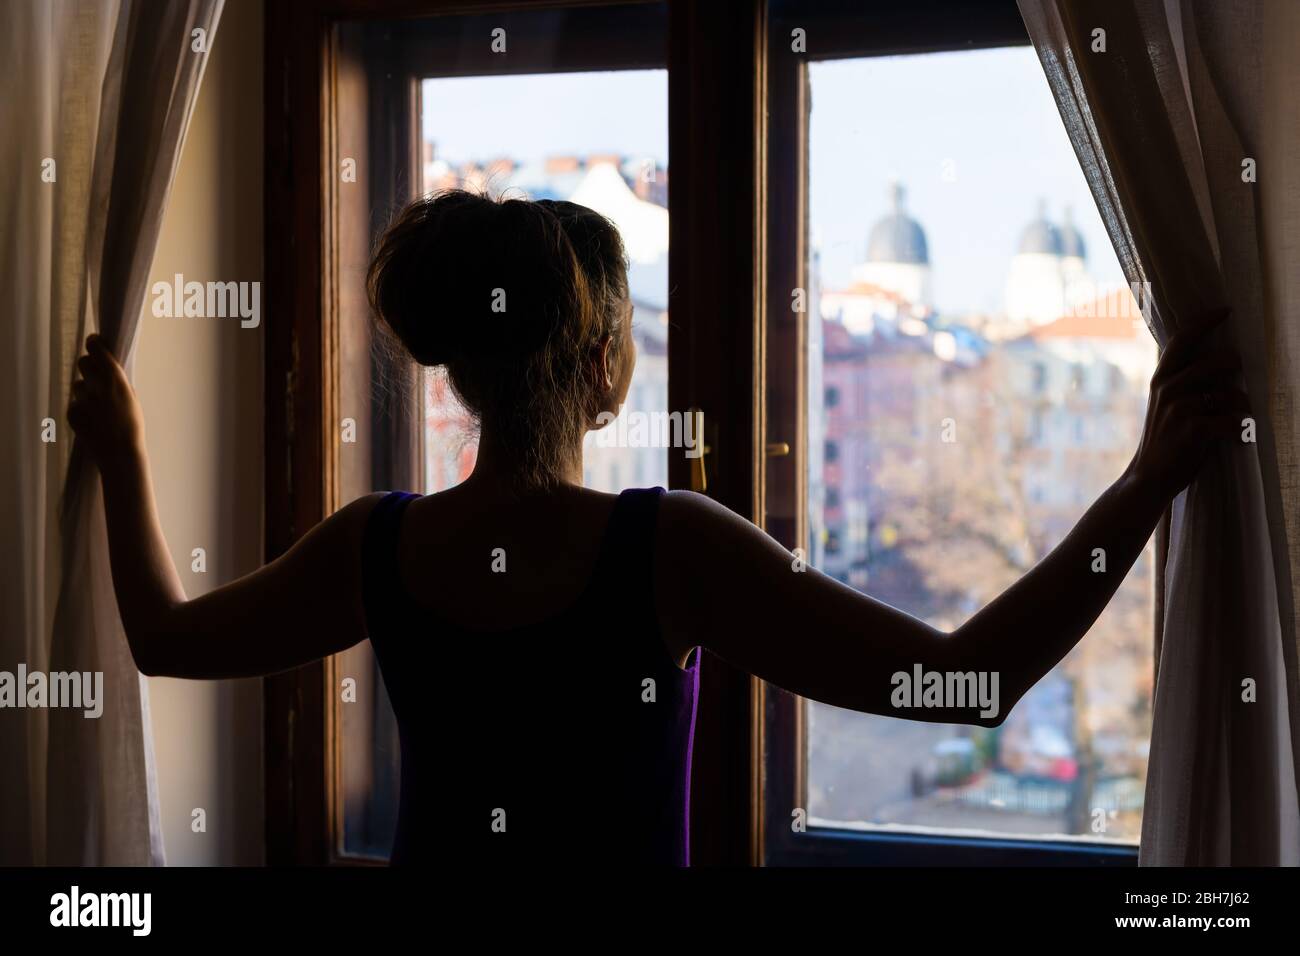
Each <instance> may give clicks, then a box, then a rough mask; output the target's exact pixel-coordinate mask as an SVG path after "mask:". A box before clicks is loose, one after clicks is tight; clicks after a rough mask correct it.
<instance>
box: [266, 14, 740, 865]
mask: <svg viewBox="0 0 1300 956" xmlns="http://www.w3.org/2000/svg"><path fill="white" fill-rule="evenodd" d="M639 4H640V5H643V4H644V0H596V2H592V0H532V2H528V0H513V2H494V0H489V2H469V0H461V2H454V0H279V2H277V3H273V4H267V7H266V33H265V57H266V72H265V120H264V123H265V127H264V130H265V150H266V161H265V169H264V176H265V203H266V214H265V225H264V228H265V237H266V282H265V284H266V290H265V291H266V299H267V314H268V316H269V317H270V319H269V321H268V322H267V338H266V359H265V386H266V391H265V394H266V432H265V512H266V517H265V524H266V530H265V548H266V558H267V560H272V559H274V558H275V557H277V556H278V555H280V554H282V553H283V552H284V551H285V550H287V549H288V548H289V547H290V546H291V545H292V544H293V542H294V541H296V540H297V539H298V538H299V537H301V535H302V534H304V533H305V532H306V531H307V530H309V529H310V528H311V527H313V526H314V525H315V524H317V523H318V522H320V521H321V520H323V519H324V518H325V517H326V516H327V515H328V514H329V513H330V512H331V511H332V510H333V508H334V507H335V506H336V505H337V504H338V503H339V502H338V498H339V489H340V484H341V478H342V476H341V474H340V464H339V458H338V454H337V435H336V430H335V423H336V421H337V418H338V414H337V413H338V402H339V390H340V374H339V371H340V370H339V353H340V324H339V319H338V316H339V304H338V302H337V301H336V297H335V295H334V293H335V291H336V285H335V284H334V282H333V276H334V275H336V274H337V272H338V268H339V258H340V255H341V253H340V247H339V241H338V227H339V221H338V203H337V201H336V199H337V196H336V194H335V193H334V191H333V190H334V188H335V178H336V177H335V171H334V169H333V168H332V163H333V158H334V155H335V150H334V148H333V147H334V143H335V139H334V138H335V137H337V136H338V130H337V128H336V127H335V126H334V125H333V124H332V117H333V115H334V113H335V110H334V103H335V100H336V97H337V96H338V95H339V83H340V78H339V73H338V69H337V67H338V50H337V45H336V40H335V38H336V35H337V34H336V30H335V27H336V25H337V24H339V23H341V22H343V21H378V20H387V19H398V18H402V19H409V18H418V17H427V16H434V15H448V16H451V15H454V16H458V17H467V16H484V15H487V14H493V15H495V16H502V15H506V14H508V13H509V12H511V11H516V12H518V11H545V10H551V9H559V8H613V7H624V8H631V7H634V6H637V5H639ZM763 9H764V6H763V4H762V3H761V2H760V0H723V2H716V3H696V2H692V0H670V2H669V4H668V45H667V49H666V50H665V51H664V56H663V58H662V59H660V60H657V61H656V62H644V63H642V62H639V61H638V62H636V63H635V65H630V64H631V63H632V61H633V59H634V58H635V56H638V55H639V54H636V53H635V52H634V53H632V54H629V50H635V48H636V38H635V37H628V38H626V39H627V40H628V41H629V42H624V41H623V40H622V39H620V37H619V36H618V35H616V34H612V35H610V36H608V37H607V38H606V39H607V42H606V43H605V44H603V45H600V46H599V47H592V48H590V49H589V51H588V59H586V60H585V61H581V62H583V63H586V64H589V65H588V66H587V68H598V65H599V64H600V63H608V62H610V61H611V60H614V59H617V60H618V62H619V64H620V66H621V67H623V68H635V66H641V65H644V66H646V67H651V66H653V67H659V68H662V67H663V66H665V65H667V67H668V71H669V103H670V117H669V167H670V169H671V170H672V177H673V178H672V187H671V189H670V197H669V213H670V226H669V228H670V240H669V241H670V246H671V249H672V252H671V253H670V263H669V288H670V290H671V292H670V296H669V308H670V316H672V326H671V328H670V335H669V346H668V348H669V365H670V376H669V403H670V407H673V408H698V409H701V410H702V411H703V412H704V414H705V429H706V432H705V434H706V436H707V437H708V439H709V441H710V451H709V454H708V456H707V477H708V482H709V494H710V495H711V496H713V497H714V498H716V499H717V500H719V501H720V502H722V503H723V504H725V505H727V506H728V507H730V508H732V509H733V510H735V511H737V512H738V513H740V514H742V515H745V516H747V517H749V518H751V519H753V520H758V519H759V516H760V514H761V510H760V508H759V494H760V492H759V478H760V476H759V474H758V470H757V466H756V465H757V458H756V454H757V448H758V438H759V435H760V431H759V425H760V417H759V414H758V395H759V394H760V389H761V372H760V370H761V364H760V362H759V356H760V354H761V352H760V349H761V309H762V297H761V295H760V292H759V290H760V289H761V285H760V282H761V271H762V261H763V260H762V255H761V237H762V235H763V228H762V222H761V219H760V216H761V203H760V201H759V196H760V195H761V193H760V190H759V183H760V181H761V180H760V176H761V168H762V161H763V157H762V154H761V151H760V149H759V144H760V143H761V142H762V139H761V134H760V123H761V119H762V109H761V103H762V99H761V86H760V85H759V65H760V64H761V62H762V59H763V55H762V53H763V39H764V38H763V33H762V18H763ZM597 19H599V16H597ZM485 22H486V21H485ZM412 27H413V30H414V31H415V32H416V33H418V24H417V23H413V24H412ZM738 36H739V37H745V38H750V39H752V43H750V42H746V43H741V44H737V43H736V42H735V41H736V38H737V37H738ZM521 48H522V50H521ZM514 51H520V52H519V53H518V55H516V56H514V57H513V58H511V59H510V60H509V61H507V62H508V64H509V65H508V66H507V65H506V63H505V62H502V61H493V62H492V64H491V70H490V72H492V73H503V72H533V71H536V70H538V69H553V68H554V60H553V57H552V56H548V57H547V58H546V62H544V63H543V62H540V61H539V60H537V59H532V60H530V58H529V57H528V54H527V44H526V43H525V44H516V45H515V46H514V48H513V51H512V52H514ZM463 52H464V51H463V50H462V49H460V48H458V49H457V53H463ZM552 53H553V51H552ZM427 54H428V50H427V49H426V50H425V56H424V57H423V58H421V56H420V55H419V50H418V48H417V47H416V46H414V45H413V46H411V47H410V55H409V56H406V55H404V56H403V57H402V58H401V62H399V63H396V64H395V66H396V67H397V68H396V69H394V70H393V71H392V73H393V76H392V77H391V78H390V83H389V87H388V93H387V95H386V96H383V97H380V99H381V101H383V103H384V104H385V105H384V107H383V108H385V109H388V110H392V111H395V112H394V114H393V115H394V116H396V115H397V114H398V113H400V114H403V115H405V116H406V117H407V125H406V126H405V128H406V129H408V130H409V131H411V132H412V133H413V131H414V129H415V127H414V125H413V122H414V120H413V119H411V118H412V117H414V116H416V115H418V108H417V106H418V92H416V91H414V90H413V83H412V80H413V78H414V77H416V76H418V75H421V74H438V75H443V76H446V75H451V74H449V73H448V69H447V60H445V59H442V58H441V57H438V56H434V57H432V60H433V61H437V62H431V60H430V58H429V57H428V56H427ZM582 55H583V51H582V48H581V46H579V47H576V48H575V49H574V50H570V51H566V56H567V57H568V59H566V68H568V66H567V64H569V63H575V64H576V63H578V62H580V61H579V60H578V59H575V58H577V57H581V56H582ZM619 58H621V59H619ZM573 68H575V69H581V68H583V67H582V66H574V67H573ZM475 72H489V71H488V70H480V69H477V68H469V69H467V70H466V73H467V74H469V73H475ZM398 119H399V120H400V117H398ZM402 125H403V124H402V123H401V122H397V124H396V126H394V127H393V128H395V129H398V128H401V127H402ZM417 142H418V137H417V136H414V135H406V136H402V135H400V134H399V135H397V136H396V137H395V138H394V140H393V141H391V142H389V143H387V144H382V143H381V144H372V149H374V150H379V151H382V152H386V153H387V155H388V156H390V157H393V156H396V155H398V154H399V153H400V152H405V151H407V150H410V149H414V148H415V144H416V143H417ZM372 165H373V164H372ZM724 179H726V180H728V181H729V182H730V184H731V186H732V187H733V188H730V189H728V190H725V191H723V190H718V189H717V188H716V186H717V183H718V182H719V181H722V180H724ZM371 185H372V189H371V196H370V198H371V201H372V204H376V203H377V204H381V205H382V202H383V200H384V199H385V198H391V199H394V200H396V199H398V198H400V197H401V195H402V194H403V190H404V188H405V189H409V185H410V184H406V186H405V187H403V184H401V183H400V182H393V181H389V182H387V183H381V184H374V183H372V184H371ZM373 227H374V223H372V229H373ZM691 316H703V317H705V321H701V322H692V321H690V317H691ZM390 411H391V410H390ZM375 414H376V415H378V416H379V417H378V418H374V417H372V423H374V422H377V421H382V420H385V419H384V418H383V416H384V415H385V414H386V413H385V411H384V410H383V409H380V410H378V411H377V412H375ZM395 414H396V413H393V415H395ZM393 415H389V417H388V418H387V419H386V420H387V421H389V423H390V425H391V428H388V429H380V433H381V436H387V437H381V444H380V445H379V446H377V447H375V448H372V453H374V452H376V451H377V452H378V454H376V455H375V458H376V460H378V461H380V462H389V463H390V465H382V464H381V465H378V466H377V470H376V472H375V474H374V476H373V480H380V478H381V477H386V478H388V479H391V481H384V482H383V483H384V484H390V483H391V484H402V483H403V478H404V476H405V477H407V478H409V476H410V474H411V472H412V469H413V468H414V462H415V461H418V456H415V455H411V454H410V453H409V451H407V452H405V453H404V452H403V450H402V443H401V441H400V440H399V436H401V435H402V434H409V428H408V424H409V423H406V424H404V423H402V422H401V421H400V420H399V419H397V418H395V417H393ZM404 428H405V429H407V431H406V432H404V431H403V429H404ZM724 436H725V440H724ZM689 465H690V462H688V461H687V460H686V459H685V457H684V455H683V454H681V453H678V452H674V453H673V454H671V455H670V456H669V484H670V486H672V487H689V486H690V483H691V475H690V471H689ZM384 469H387V470H384ZM408 486H409V485H408ZM701 684H702V688H703V695H702V696H703V704H702V706H701V708H700V713H699V716H698V719H697V725H696V747H697V758H696V762H695V774H694V778H693V785H692V794H693V810H692V838H693V857H694V860H695V861H696V862H697V863H736V862H744V861H747V860H750V859H752V858H753V853H754V847H755V846H756V845H757V844H756V843H755V830H754V822H755V821H756V819H757V814H756V807H757V804H756V802H755V797H756V793H755V790H754V787H753V780H754V771H755V768H756V766H757V761H756V760H755V759H754V755H753V754H752V753H751V751H750V749H749V748H750V746H751V744H752V742H753V740H754V739H756V737H755V734H754V728H755V727H756V711H755V710H754V709H753V706H754V700H755V698H754V694H755V692H756V685H757V682H756V681H754V680H753V679H752V678H750V677H749V676H748V675H745V674H743V673H741V672H739V671H737V670H735V669H733V668H730V667H728V666H727V665H725V664H724V663H722V662H721V661H720V660H718V659H716V658H713V657H711V656H707V655H706V659H705V660H704V661H703V664H702V671H701ZM332 687H333V678H332V662H331V661H330V660H324V661H318V662H315V663H313V664H310V665H307V666H305V667H301V668H297V669H295V670H293V671H290V672H287V673H284V674H279V675H276V676H273V677H270V678H267V679H266V681H265V690H264V704H265V726H264V732H265V774H266V846H267V861H268V863H269V864H271V865H290V864H309V865H330V864H334V865H349V864H365V863H373V862H376V861H374V860H368V859H365V858H358V857H352V856H345V855H344V854H343V853H342V852H341V836H342V833H341V819H342V813H341V794H340V786H339V780H338V776H337V768H338V766H339V761H338V754H337V747H336V744H337V734H336V733H335V728H336V725H337V713H336V710H335V707H334V695H333V694H332V693H331V692H330V690H329V689H330V688H332ZM737 806H739V807H741V808H742V809H741V810H740V812H735V809H734V808H736V807H737Z"/></svg>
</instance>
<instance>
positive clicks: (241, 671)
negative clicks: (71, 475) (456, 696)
mask: <svg viewBox="0 0 1300 956" xmlns="http://www.w3.org/2000/svg"><path fill="white" fill-rule="evenodd" d="M86 348H87V354H86V355H85V356H83V357H82V358H81V359H80V360H79V361H78V363H77V367H78V369H79V370H80V371H81V374H82V376H83V377H82V379H81V380H79V381H77V382H76V383H75V384H74V385H73V397H72V404H71V405H70V407H69V409H68V422H69V424H70V425H71V426H72V428H73V429H74V430H75V431H76V432H77V435H78V437H80V438H81V439H82V440H83V441H84V442H85V443H86V445H87V447H88V448H89V450H90V452H91V454H92V455H93V457H94V459H95V462H96V464H97V465H98V466H99V472H100V477H101V480H102V483H103V489H104V512H105V515H106V518H107V524H108V545H109V559H110V563H111V566H112V572H113V589H114V591H115V593H116V595H117V604H118V610H119V611H120V613H121V615H122V625H123V627H124V628H125V630H126V636H127V641H128V643H129V644H130V647H131V654H132V656H133V657H134V658H135V662H136V666H137V667H139V668H140V670H141V671H142V672H143V673H145V674H150V675H162V676H168V677H190V678H219V677H249V676H257V675H263V674H273V673H276V672H278V671H282V670H287V669H289V668H292V667H297V666H298V665H300V664H305V663H307V662H309V661H313V660H317V659H319V658H321V657H325V656H327V655H329V654H334V653H337V652H338V651H341V650H344V649H345V648H348V647H351V646H352V645H353V644H356V643H358V642H359V641H360V640H362V639H363V638H364V637H365V636H366V631H365V620H364V615H363V613H362V609H361V600H360V594H361V582H360V575H361V562H360V551H361V537H362V534H363V533H364V530H365V521H366V518H367V517H368V516H369V514H370V509H371V508H372V507H373V505H374V502H375V501H376V500H377V498H378V496H369V497H366V498H359V499H357V500H356V501H354V502H352V504H350V505H348V506H347V507H345V508H343V509H341V510H340V511H338V512H337V513H335V514H334V515H332V516H331V517H329V518H328V519H326V520H325V521H323V522H321V523H320V524H319V525H317V526H316V527H315V528H313V529H312V530H311V531H310V532H308V533H307V534H306V535H305V536H304V537H303V538H302V539H301V540H299V541H298V542H297V543H296V544H295V545H294V546H293V547H292V548H290V549H289V551H287V552H286V553H285V554H284V555H283V556H281V557H280V558H278V559H277V560H275V561H273V562H271V563H270V564H268V565H266V566H265V567H263V568H260V569H259V570H257V571H255V572H253V573H252V574H249V575H247V576H245V577H243V578H240V579H239V580H237V581H234V582H232V583H231V584H228V585H225V586H224V587H221V588H217V589H216V590H214V591H211V592H209V593H208V594H205V595H203V596H202V597H199V598H195V599H194V600H187V599H186V597H185V590H184V588H183V587H182V586H181V581H180V577H179V576H178V575H177V573H176V568H175V566H174V565H173V564H172V560H171V555H170V554H169V552H168V550H167V542H166V540H165V539H164V538H163V533H162V527H161V526H160V524H159V521H158V510H157V507H156V506H155V504H154V495H153V484H152V481H151V480H150V476H149V461H148V456H147V455H146V453H145V444H144V423H143V418H142V416H141V413H140V406H139V403H138V402H137V401H136V398H135V392H134V390H133V389H132V388H131V383H130V382H129V381H128V380H127V377H126V373H125V372H124V370H123V369H122V366H121V365H120V364H119V363H118V361H117V359H116V358H115V357H114V356H113V354H112V353H111V352H110V351H109V350H108V348H107V347H106V346H105V345H104V343H103V340H102V339H100V337H99V336H94V335H92V336H91V337H90V338H89V339H87V341H86Z"/></svg>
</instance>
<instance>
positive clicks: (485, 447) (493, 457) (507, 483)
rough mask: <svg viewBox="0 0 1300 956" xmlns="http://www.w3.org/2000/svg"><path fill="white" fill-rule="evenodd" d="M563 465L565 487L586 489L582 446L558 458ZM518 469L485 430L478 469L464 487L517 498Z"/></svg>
mask: <svg viewBox="0 0 1300 956" xmlns="http://www.w3.org/2000/svg"><path fill="white" fill-rule="evenodd" d="M557 461H558V462H559V466H558V470H557V474H556V477H557V479H558V481H559V482H560V483H561V484H565V485H574V486H577V487H581V486H582V446H581V445H579V446H578V447H577V448H576V449H572V450H571V451H569V452H568V453H566V454H565V455H563V456H561V457H559V458H558V459H557ZM517 473H518V466H517V464H516V463H515V462H514V460H513V459H512V458H511V457H510V456H509V455H507V454H505V453H503V452H502V450H501V446H500V445H499V444H497V443H496V442H494V441H493V440H492V438H491V434H490V432H488V431H487V430H486V429H484V431H483V433H482V434H481V435H480V436H479V442H478V453H477V455H476V456H475V459H474V470H473V471H472V472H471V473H470V476H469V477H468V478H466V479H465V482H464V484H466V485H471V483H472V486H473V487H477V488H479V489H481V490H484V491H491V492H493V493H494V494H502V495H517V494H518V493H519V486H518V484H517V482H516V480H515V476H516V474H517Z"/></svg>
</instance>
